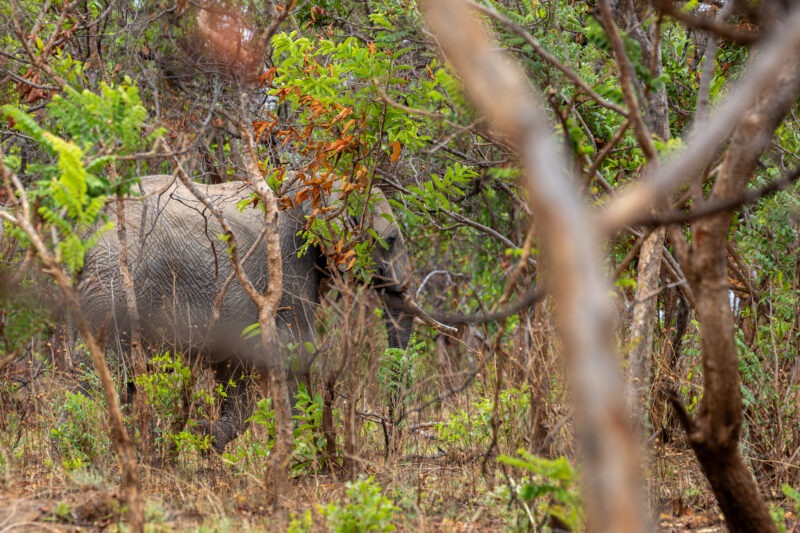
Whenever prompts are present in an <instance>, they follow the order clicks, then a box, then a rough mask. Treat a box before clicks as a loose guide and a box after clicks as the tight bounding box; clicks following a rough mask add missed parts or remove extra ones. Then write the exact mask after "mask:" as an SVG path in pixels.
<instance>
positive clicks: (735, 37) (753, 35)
mask: <svg viewBox="0 0 800 533" xmlns="http://www.w3.org/2000/svg"><path fill="white" fill-rule="evenodd" d="M651 2H652V4H653V6H654V7H655V8H656V9H658V10H659V11H662V12H664V13H666V14H667V15H669V16H670V17H672V18H674V19H675V20H677V21H679V22H682V23H684V24H686V25H687V26H689V27H691V28H695V29H698V30H703V31H707V32H710V33H713V34H714V35H716V36H718V37H721V38H723V39H726V40H728V41H733V42H735V43H739V44H753V43H756V42H758V41H759V40H760V39H761V37H762V35H761V32H750V31H742V30H740V29H739V28H737V27H736V26H731V25H730V24H725V23H724V22H723V21H721V20H715V19H712V18H711V17H704V16H701V15H694V14H692V13H687V12H686V11H683V10H682V9H681V8H679V7H677V6H675V5H674V4H673V3H672V2H671V1H670V0H651ZM731 3H734V2H731ZM726 5H727V3H726ZM723 9H724V8H723Z"/></svg>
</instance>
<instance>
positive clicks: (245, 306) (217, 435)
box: [77, 173, 414, 452]
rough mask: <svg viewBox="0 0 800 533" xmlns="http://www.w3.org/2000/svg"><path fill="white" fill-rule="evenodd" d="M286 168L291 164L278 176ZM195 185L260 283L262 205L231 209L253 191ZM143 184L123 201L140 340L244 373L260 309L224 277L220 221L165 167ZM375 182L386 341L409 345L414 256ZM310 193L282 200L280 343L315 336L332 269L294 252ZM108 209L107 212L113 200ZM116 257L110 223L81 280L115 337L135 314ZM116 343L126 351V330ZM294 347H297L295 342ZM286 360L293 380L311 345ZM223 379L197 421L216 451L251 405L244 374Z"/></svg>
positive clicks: (97, 325) (101, 327)
mask: <svg viewBox="0 0 800 533" xmlns="http://www.w3.org/2000/svg"><path fill="white" fill-rule="evenodd" d="M293 178H294V175H292V174H291V173H289V175H287V176H286V178H285V179H284V181H289V180H290V179H293ZM198 187H200V188H201V190H202V191H203V192H204V193H205V194H206V195H207V196H208V197H209V198H210V199H211V200H212V201H213V202H214V203H215V204H216V205H217V206H219V207H220V208H221V209H222V211H223V213H224V216H225V218H226V219H227V221H228V223H229V224H230V226H231V228H232V229H233V233H234V235H235V236H236V240H237V244H238V247H239V248H238V249H239V257H240V258H244V256H246V255H247V254H246V252H247V251H248V250H250V249H251V247H253V253H252V254H251V255H250V256H249V257H247V258H246V260H244V259H242V261H243V267H244V270H245V271H246V273H247V275H248V276H249V277H250V279H251V280H252V281H253V283H254V285H255V286H256V288H257V289H259V290H261V291H263V290H264V289H265V286H266V284H267V282H268V280H269V272H268V269H267V254H266V246H265V244H264V242H263V238H261V237H262V233H263V231H264V228H265V220H264V214H263V210H262V209H260V208H258V207H252V206H248V207H245V208H244V209H237V204H241V203H243V202H244V203H246V202H247V200H248V199H249V198H251V193H252V190H251V188H250V187H249V186H247V185H245V184H244V183H242V182H229V183H222V184H217V185H198ZM141 189H142V192H143V197H144V199H143V200H138V201H130V202H126V206H125V218H126V221H127V224H126V226H127V229H126V241H127V249H128V255H129V265H130V274H131V278H132V279H133V286H134V292H135V296H136V304H137V308H138V314H139V323H140V332H141V338H142V341H143V344H145V343H146V344H147V345H159V344H160V345H162V346H163V345H165V344H166V345H168V346H171V347H173V348H174V349H175V350H176V351H180V352H182V353H184V354H187V355H189V356H190V357H198V358H200V359H201V360H202V361H203V362H204V363H205V364H207V365H209V366H210V367H211V368H212V369H213V370H214V371H215V373H216V376H217V379H218V380H219V381H220V382H221V383H223V384H230V383H234V382H241V383H247V381H248V380H246V379H240V378H243V377H244V375H245V373H247V372H249V371H250V370H252V369H258V368H259V361H261V360H263V359H262V357H263V354H261V355H260V354H259V349H258V347H257V344H256V341H255V339H247V338H244V337H243V335H242V332H243V330H244V329H245V328H247V327H248V326H251V325H252V324H254V323H256V322H257V321H258V313H257V309H256V306H255V304H254V303H253V302H252V301H251V300H250V298H249V297H248V295H247V294H246V292H245V291H244V289H243V288H242V287H241V286H240V285H239V283H238V281H237V280H236V278H235V276H234V277H233V281H232V282H231V283H230V284H229V285H228V286H227V287H226V288H224V289H223V286H224V285H225V281H226V279H228V278H229V276H231V274H232V272H233V267H232V265H231V261H230V259H229V257H228V254H227V247H228V246H229V244H228V243H227V242H224V241H223V240H221V239H220V237H219V236H220V235H221V234H222V233H223V232H222V229H221V227H220V225H219V223H218V221H217V219H216V218H215V217H214V216H213V215H212V214H211V213H210V212H209V210H208V209H207V208H206V207H205V205H204V204H203V203H201V202H200V201H199V200H198V199H197V198H195V196H193V195H192V193H191V192H190V191H189V190H188V189H187V188H186V187H185V186H183V185H182V184H181V183H180V182H178V181H177V180H176V179H175V178H174V177H172V176H146V177H143V178H141ZM372 194H373V196H374V197H375V201H374V202H372V206H373V208H372V215H371V216H370V217H369V227H371V228H372V229H373V230H374V234H373V235H377V236H379V237H380V245H375V246H374V251H373V252H372V258H373V261H374V266H375V268H374V275H373V279H372V282H371V283H372V286H374V287H375V288H376V289H377V290H378V291H379V293H380V294H381V296H382V300H383V302H384V307H385V310H386V313H385V314H384V317H385V320H386V326H387V335H388V343H389V346H390V347H394V348H401V349H405V348H406V346H407V344H408V342H409V338H410V335H411V327H412V322H413V316H412V314H411V313H410V312H409V310H408V308H407V307H404V305H403V301H404V299H406V295H408V294H413V293H414V291H413V282H412V281H411V280H412V277H411V264H410V261H409V257H408V254H407V252H406V248H405V243H404V240H403V236H402V235H401V233H400V229H399V227H398V225H397V223H396V222H395V221H394V219H393V217H392V216H391V214H392V212H391V207H390V205H389V203H388V201H387V200H386V198H385V197H384V196H383V194H382V193H381V192H380V190H378V189H375V188H374V189H373V193H372ZM310 204H311V202H310V201H308V200H307V201H305V202H301V203H300V205H296V206H293V207H290V208H288V209H285V210H282V211H280V212H279V218H278V228H279V230H278V231H279V232H280V244H281V254H282V267H283V295H282V298H281V302H280V308H279V311H278V314H277V316H276V321H277V327H278V336H279V339H280V341H281V345H282V346H287V345H289V343H299V346H301V347H305V346H307V343H308V342H311V343H312V345H313V338H314V310H315V307H316V306H317V305H318V304H319V303H320V299H321V295H320V293H319V287H320V282H322V281H323V280H324V279H325V278H327V277H329V276H330V274H331V271H330V270H329V268H331V267H329V265H328V261H327V258H326V257H325V255H324V254H323V253H322V251H321V250H320V248H319V247H317V246H311V247H309V248H308V250H307V251H305V253H302V254H299V253H298V252H299V251H300V250H301V249H302V247H303V246H304V244H305V239H304V238H303V237H302V236H301V235H300V232H301V230H303V229H304V228H305V226H306V222H307V215H308V214H309V213H310V212H311V209H312V207H311V205H310ZM387 215H389V216H387ZM108 216H109V218H111V219H112V220H113V219H114V218H115V216H114V213H113V209H110V210H109V213H108ZM257 241H260V242H257ZM254 244H255V245H256V246H255V247H254ZM119 257H120V241H119V240H118V235H117V232H116V231H108V232H106V233H104V234H103V235H102V237H101V238H100V240H99V241H98V243H97V244H96V245H95V246H94V247H93V248H91V249H90V251H89V252H88V253H87V254H86V256H85V258H84V266H83V269H82V271H81V272H80V275H79V278H78V286H77V287H78V295H79V300H80V302H81V305H82V308H83V309H84V313H85V314H86V317H87V318H88V320H89V321H90V323H91V324H93V327H94V329H95V331H97V332H105V336H106V337H109V335H108V333H109V332H116V333H117V335H118V337H117V338H118V339H119V338H121V339H126V338H127V339H129V338H130V330H131V317H130V316H129V313H128V306H127V304H126V296H125V290H124V286H123V278H122V275H121V272H120V268H119ZM333 268H336V267H333ZM222 290H224V291H225V292H224V296H223V297H222V300H221V306H218V308H217V309H218V311H219V312H218V314H216V315H215V314H214V309H215V307H214V306H215V300H216V299H217V297H218V295H219V294H220V291H222ZM256 337H257V336H256ZM128 343H129V341H128ZM120 344H121V345H122V346H123V351H124V350H125V347H124V346H125V341H124V340H123V341H122V342H121V343H120ZM297 345H298V344H295V346H297ZM128 348H129V347H128ZM284 351H285V352H286V353H284V354H282V356H283V357H286V358H289V357H290V354H289V352H288V351H286V350H284ZM296 351H297V352H305V350H304V349H302V348H301V349H300V350H296ZM291 366H292V369H291V371H290V383H292V382H297V381H302V380H304V379H307V373H308V369H309V366H310V361H309V356H305V360H304V361H299V362H298V361H293V363H292V365H291ZM228 386H229V390H228V391H227V395H226V397H225V399H224V400H223V402H222V405H221V416H220V418H219V419H218V420H216V421H214V422H211V423H208V422H206V423H205V425H204V426H203V429H204V431H206V432H207V433H209V434H210V435H211V436H212V437H213V439H212V443H213V446H214V448H215V449H216V450H217V451H220V452H221V451H222V450H224V448H225V446H226V444H227V443H228V442H230V441H231V440H232V439H234V438H236V436H238V435H239V433H240V432H241V431H243V430H244V427H245V420H246V419H247V418H248V417H249V416H250V414H251V411H252V406H251V404H250V402H249V401H248V398H249V393H248V391H247V388H246V386H242V385H238V386H233V385H228Z"/></svg>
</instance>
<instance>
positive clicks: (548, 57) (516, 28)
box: [464, 0, 628, 117]
mask: <svg viewBox="0 0 800 533" xmlns="http://www.w3.org/2000/svg"><path fill="white" fill-rule="evenodd" d="M464 3H465V4H467V5H468V6H469V7H471V8H472V9H475V10H476V11H480V12H481V13H483V14H485V15H489V16H490V17H492V18H493V19H495V20H497V21H498V22H500V23H501V24H503V25H504V26H505V27H507V28H508V29H510V30H512V31H513V32H514V33H516V34H517V35H519V36H520V37H522V38H523V39H525V42H526V43H528V44H529V45H530V47H531V48H533V50H534V52H536V53H537V54H539V56H541V58H542V59H544V60H545V61H547V62H548V63H550V64H551V65H553V66H554V67H555V68H557V69H558V70H560V71H561V72H562V73H563V74H564V76H566V77H567V79H568V80H569V81H571V82H572V83H574V84H575V85H577V86H578V87H580V89H581V90H582V91H583V92H585V93H586V94H587V95H588V96H589V97H590V98H591V99H592V100H594V101H595V102H597V103H598V104H600V105H601V106H603V107H605V108H606V109H610V110H612V111H614V112H616V113H619V114H620V115H622V116H624V117H627V116H628V111H626V110H625V109H623V108H621V107H620V106H618V105H617V104H615V103H614V102H611V101H609V100H606V99H605V98H603V97H602V96H600V95H599V94H598V93H597V92H596V91H595V90H594V89H592V88H591V87H589V85H588V84H587V83H586V82H585V81H583V80H582V79H581V77H580V76H578V75H577V74H576V73H575V72H573V71H572V69H570V68H569V67H567V66H566V65H564V64H563V63H561V61H559V60H558V59H557V58H556V57H555V56H554V55H552V54H551V53H549V52H548V51H547V50H545V49H544V48H543V47H542V45H541V44H539V41H537V40H536V38H535V37H534V36H533V35H531V34H530V33H528V32H527V31H525V29H524V28H523V27H521V26H520V25H518V24H517V23H515V22H514V21H513V20H511V19H510V18H508V17H506V16H505V15H502V14H500V13H498V12H497V11H495V10H494V9H492V8H489V7H487V6H484V5H481V4H478V3H476V2H473V1H472V0H467V1H465V2H464Z"/></svg>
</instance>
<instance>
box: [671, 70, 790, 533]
mask: <svg viewBox="0 0 800 533" xmlns="http://www.w3.org/2000/svg"><path fill="white" fill-rule="evenodd" d="M799 91H800V62H798V61H797V59H796V58H795V61H794V62H792V63H789V64H787V65H786V66H785V67H784V69H783V72H782V73H781V75H779V76H778V77H777V79H776V80H775V83H774V85H773V87H772V88H770V89H769V91H768V93H766V94H764V95H763V96H762V98H761V99H760V101H759V103H758V104H757V105H756V107H755V108H754V109H753V110H751V111H749V112H748V113H746V114H745V115H744V116H743V118H742V119H741V121H740V123H739V126H738V127H737V128H736V130H735V131H734V134H733V137H732V139H731V143H730V147H729V148H728V150H727V152H726V154H725V158H724V160H723V163H722V165H721V168H720V170H719V175H718V178H717V182H716V184H715V186H714V189H713V191H712V193H711V196H710V198H709V200H708V201H709V202H719V201H724V200H731V199H735V198H738V197H740V196H741V195H742V194H743V193H744V191H745V187H746V185H747V182H748V181H749V180H750V179H751V177H752V175H753V172H754V170H755V166H756V163H757V161H758V158H759V156H760V155H761V154H762V152H763V151H764V149H765V148H766V146H767V145H768V143H769V141H770V139H771V138H772V132H773V131H774V130H775V128H776V127H777V126H778V124H779V123H780V122H781V120H782V119H783V117H784V116H785V115H786V114H787V113H788V112H789V110H790V109H791V107H792V105H793V104H794V102H795V101H796V99H797V95H798V92H799ZM730 223H731V213H730V212H724V213H720V214H717V215H713V216H710V217H708V218H706V219H703V220H700V221H699V222H697V223H696V224H694V226H693V228H692V238H693V240H692V243H691V248H689V249H686V247H685V243H683V244H682V245H680V244H679V245H678V249H679V251H680V255H681V264H682V265H683V266H684V271H685V272H686V274H687V277H688V279H689V283H690V285H691V287H692V290H693V292H694V295H695V299H696V312H697V318H698V321H699V322H700V327H701V335H702V339H701V344H702V357H703V376H704V392H703V400H702V403H701V405H700V409H699V413H698V415H697V417H696V418H695V419H694V420H691V419H690V418H689V416H688V415H687V414H686V413H685V412H683V411H682V407H680V406H678V412H679V415H680V417H681V421H682V423H683V425H684V427H685V428H686V430H687V433H688V435H689V442H690V443H691V446H692V449H693V450H694V452H695V454H696V455H697V459H698V460H699V462H700V464H701V466H702V467H703V471H704V472H705V473H706V477H707V478H708V481H709V483H710V484H711V487H712V489H713V490H714V494H715V495H716V497H717V501H718V502H719V505H720V508H721V509H722V512H723V514H724V515H725V520H726V522H727V524H728V527H729V528H730V529H731V531H734V532H736V531H742V532H744V531H776V527H775V523H774V522H773V521H772V519H771V517H770V515H769V511H768V509H767V506H766V504H765V502H764V500H763V498H762V497H761V493H760V492H759V489H758V485H757V484H756V482H755V480H754V479H753V476H752V475H751V473H750V471H749V470H748V468H747V465H746V464H745V462H744V460H743V458H742V456H741V454H740V453H739V447H738V445H739V435H740V432H741V427H742V420H743V414H742V397H741V391H740V388H739V387H740V385H739V372H738V368H739V367H738V353H737V350H736V344H735V340H734V317H733V311H732V310H731V305H730V291H729V283H728V266H727V253H726V245H727V239H728V232H729V229H730Z"/></svg>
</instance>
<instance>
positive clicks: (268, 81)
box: [258, 67, 278, 87]
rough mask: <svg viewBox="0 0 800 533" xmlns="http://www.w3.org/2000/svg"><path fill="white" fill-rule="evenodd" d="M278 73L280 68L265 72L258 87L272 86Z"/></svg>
mask: <svg viewBox="0 0 800 533" xmlns="http://www.w3.org/2000/svg"><path fill="white" fill-rule="evenodd" d="M277 72H278V67H272V68H269V69H267V70H265V71H264V72H262V73H261V75H260V76H259V77H258V85H259V86H261V87H263V86H264V85H269V86H271V85H272V80H273V79H275V74H276V73H277Z"/></svg>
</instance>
